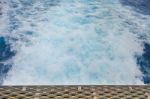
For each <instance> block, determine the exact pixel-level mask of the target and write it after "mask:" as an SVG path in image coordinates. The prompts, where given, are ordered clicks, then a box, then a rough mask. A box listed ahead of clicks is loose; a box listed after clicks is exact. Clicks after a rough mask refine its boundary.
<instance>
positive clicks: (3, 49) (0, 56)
mask: <svg viewBox="0 0 150 99" xmlns="http://www.w3.org/2000/svg"><path fill="white" fill-rule="evenodd" d="M14 55H15V51H12V50H11V46H10V44H8V43H7V42H6V40H5V38H4V37H0V85H1V84H2V82H3V80H4V78H5V77H6V75H7V73H8V72H9V70H10V69H11V67H12V64H10V63H7V61H8V60H10V59H11V58H12V57H13V56H14Z"/></svg>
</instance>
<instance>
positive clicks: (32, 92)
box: [0, 86, 150, 99]
mask: <svg viewBox="0 0 150 99" xmlns="http://www.w3.org/2000/svg"><path fill="white" fill-rule="evenodd" d="M0 99H150V86H24V87H23V86H1V87H0Z"/></svg>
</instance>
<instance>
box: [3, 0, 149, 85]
mask: <svg viewBox="0 0 150 99" xmlns="http://www.w3.org/2000/svg"><path fill="white" fill-rule="evenodd" d="M6 1H7V3H6V4H7V5H8V11H7V12H8V14H7V15H5V16H4V17H5V18H8V19H5V23H4V25H6V26H3V28H5V29H6V30H8V33H7V32H5V33H4V34H3V35H4V36H6V37H9V42H10V43H11V45H12V49H13V50H16V51H17V53H16V55H15V56H14V57H13V59H12V60H13V66H12V69H11V70H10V71H9V73H8V76H7V78H6V79H5V80H4V85H28V84H30V85H36V84H40V85H41V84H44V85H47V84H53V85H56V84H143V81H142V75H143V74H142V73H141V71H140V69H139V66H138V65H137V62H136V57H135V56H136V55H141V54H142V53H143V45H142V42H143V41H146V39H141V38H140V37H141V36H144V37H146V38H148V34H147V31H148V26H147V24H148V23H150V19H149V18H148V17H147V16H144V15H141V14H138V13H136V12H134V11H132V10H131V8H126V7H123V6H122V5H121V4H120V3H119V1H118V0H56V1H55V0H6ZM12 1H13V2H12ZM8 21H9V22H8ZM12 21H13V22H14V23H13V22H12ZM15 22H16V23H15ZM147 42H148V39H147Z"/></svg>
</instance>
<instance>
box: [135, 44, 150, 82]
mask: <svg viewBox="0 0 150 99" xmlns="http://www.w3.org/2000/svg"><path fill="white" fill-rule="evenodd" d="M137 63H138V64H139V65H140V70H141V71H142V73H143V74H144V75H143V81H144V83H145V84H150V44H148V43H144V53H143V55H142V56H138V57H137Z"/></svg>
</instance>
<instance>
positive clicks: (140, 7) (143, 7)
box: [120, 0, 150, 15]
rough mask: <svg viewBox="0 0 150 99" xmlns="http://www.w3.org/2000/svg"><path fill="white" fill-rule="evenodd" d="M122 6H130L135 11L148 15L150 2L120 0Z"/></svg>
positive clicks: (149, 13)
mask: <svg viewBox="0 0 150 99" xmlns="http://www.w3.org/2000/svg"><path fill="white" fill-rule="evenodd" d="M120 2H121V4H122V5H125V6H131V7H133V8H134V9H135V11H137V12H140V13H142V14H146V15H150V0H120Z"/></svg>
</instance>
